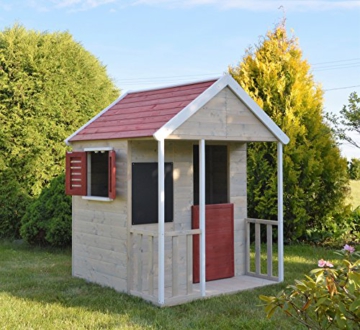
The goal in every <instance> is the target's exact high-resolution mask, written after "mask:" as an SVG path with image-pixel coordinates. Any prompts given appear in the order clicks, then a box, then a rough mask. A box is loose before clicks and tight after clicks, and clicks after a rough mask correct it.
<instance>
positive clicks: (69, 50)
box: [0, 25, 119, 234]
mask: <svg viewBox="0 0 360 330" xmlns="http://www.w3.org/2000/svg"><path fill="white" fill-rule="evenodd" d="M118 93H119V91H118V90H117V89H116V88H115V86H114V84H113V82H112V81H111V80H110V79H109V78H108V76H107V73H106V68H105V66H103V65H102V64H101V63H100V62H99V60H98V59H97V58H95V57H94V56H93V55H92V54H90V53H89V52H88V51H86V50H85V49H84V48H83V47H82V45H81V44H79V43H78V42H76V41H74V40H73V38H72V36H71V35H70V34H69V33H68V32H64V33H62V32H55V33H48V32H44V33H40V32H36V31H31V30H30V31H29V30H26V29H25V28H24V27H22V26H18V25H15V26H13V27H12V28H6V29H5V30H4V31H2V32H0V127H1V129H0V182H3V180H4V179H3V176H4V175H5V173H6V177H7V178H11V181H9V180H8V182H17V183H18V185H19V188H21V189H22V191H23V192H25V193H27V194H29V195H30V196H37V195H39V194H40V192H41V190H42V188H43V187H45V186H46V185H47V184H48V183H49V182H50V181H51V179H52V178H54V177H56V176H57V175H59V174H60V173H62V172H63V171H64V156H65V150H66V146H65V143H64V139H65V138H66V137H67V136H69V135H70V134H71V133H73V132H74V131H75V130H76V129H78V128H79V127H81V126H82V125H83V124H84V123H85V122H87V121H88V120H89V119H90V118H91V117H93V116H94V115H95V114H96V113H97V112H99V111H100V110H101V109H102V108H104V107H105V106H106V105H108V104H109V103H110V102H112V101H113V100H114V99H115V98H116V97H117V95H118ZM18 190H19V189H18ZM19 191H20V190H19ZM13 197H14V196H13ZM8 198H9V196H8V195H6V194H2V195H1V196H0V205H2V204H8V202H9V201H8ZM14 198H15V199H14V201H15V202H16V200H17V198H16V196H15V197H14ZM11 203H12V204H14V203H13V201H11ZM15 204H16V203H15ZM17 209H18V210H20V208H17V207H16V206H15V208H14V211H13V213H12V215H13V216H14V219H15V218H16V219H18V220H19V219H20V218H21V216H22V215H23V211H21V212H20V213H21V214H16V212H17ZM21 210H23V208H21ZM7 220H8V215H7V213H4V212H3V211H2V209H0V222H3V221H7ZM14 227H16V226H14ZM0 234H1V233H0Z"/></svg>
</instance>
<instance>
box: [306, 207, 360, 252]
mask: <svg viewBox="0 0 360 330" xmlns="http://www.w3.org/2000/svg"><path fill="white" fill-rule="evenodd" d="M343 213H344V214H343V216H340V215H337V216H336V217H332V218H331V219H330V220H329V221H325V222H324V223H323V224H321V226H318V227H315V228H311V229H308V230H307V231H306V233H307V235H306V240H307V241H308V242H312V243H316V244H318V243H319V244H323V245H327V246H338V245H339V243H340V242H344V241H348V242H353V243H360V236H359V232H360V207H358V208H356V209H355V210H352V211H351V209H350V207H347V208H346V209H344V212H343Z"/></svg>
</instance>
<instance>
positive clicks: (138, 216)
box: [132, 163, 174, 225]
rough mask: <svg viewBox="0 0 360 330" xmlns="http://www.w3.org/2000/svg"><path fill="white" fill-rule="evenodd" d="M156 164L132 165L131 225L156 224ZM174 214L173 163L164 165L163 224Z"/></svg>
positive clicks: (170, 220) (169, 220)
mask: <svg viewBox="0 0 360 330" xmlns="http://www.w3.org/2000/svg"><path fill="white" fill-rule="evenodd" d="M158 214H159V213H158V163H133V164H132V224H133V225H139V224H147V223H157V222H158ZM173 214H174V182H173V163H165V222H172V221H173Z"/></svg>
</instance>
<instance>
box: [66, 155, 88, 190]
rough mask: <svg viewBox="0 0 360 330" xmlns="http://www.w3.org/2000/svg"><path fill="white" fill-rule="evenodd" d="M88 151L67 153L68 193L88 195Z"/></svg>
mask: <svg viewBox="0 0 360 330" xmlns="http://www.w3.org/2000/svg"><path fill="white" fill-rule="evenodd" d="M86 159H87V157H86V152H84V151H74V152H67V153H66V174H65V193H66V194H67V195H76V196H86V195H87V175H86V166H87V164H86Z"/></svg>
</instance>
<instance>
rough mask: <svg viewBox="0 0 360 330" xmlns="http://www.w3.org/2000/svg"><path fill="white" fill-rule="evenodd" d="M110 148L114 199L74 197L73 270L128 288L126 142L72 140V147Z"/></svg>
mask: <svg viewBox="0 0 360 330" xmlns="http://www.w3.org/2000/svg"><path fill="white" fill-rule="evenodd" d="M95 147H113V148H114V150H115V151H116V199H115V200H114V201H112V202H100V201H92V200H85V199H83V198H82V197H80V196H73V224H72V231H73V238H72V256H73V258H72V273H73V276H76V277H80V278H84V279H86V280H88V281H90V282H95V283H99V284H101V285H105V286H109V287H112V288H114V289H116V290H118V291H127V236H128V234H127V141H124V140H112V141H91V142H85V141H84V142H74V143H73V150H74V151H82V150H84V148H95Z"/></svg>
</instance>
